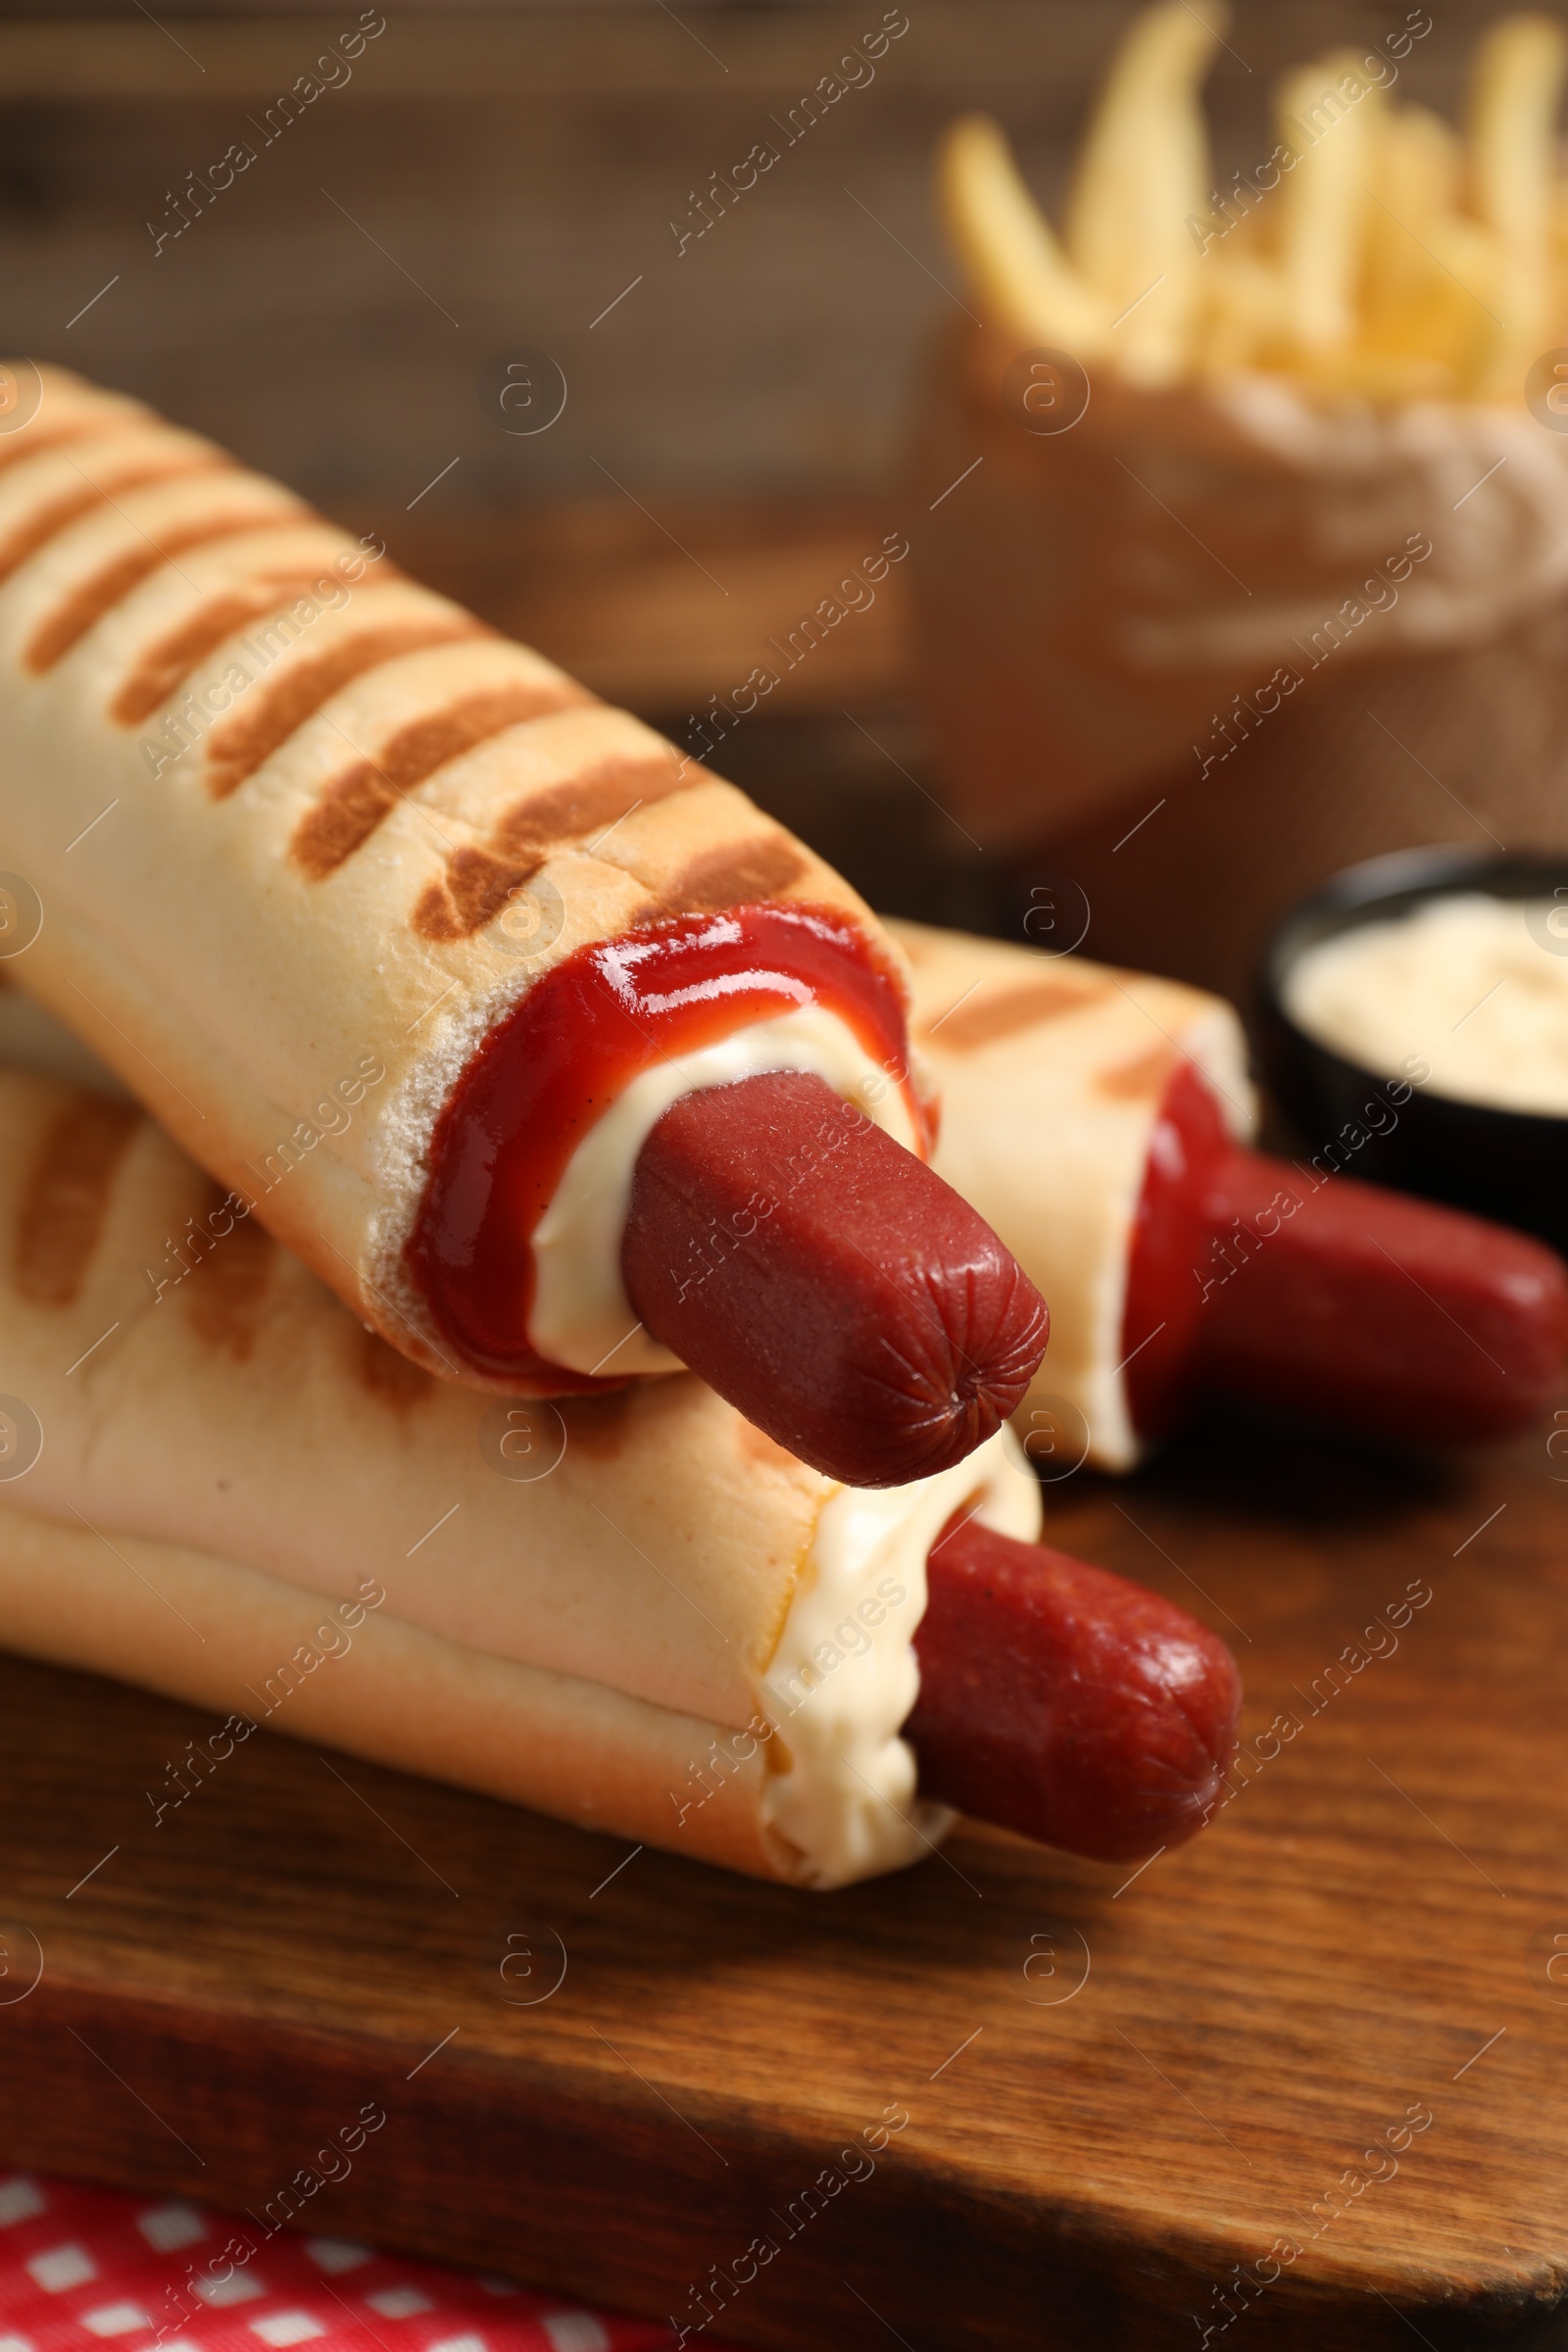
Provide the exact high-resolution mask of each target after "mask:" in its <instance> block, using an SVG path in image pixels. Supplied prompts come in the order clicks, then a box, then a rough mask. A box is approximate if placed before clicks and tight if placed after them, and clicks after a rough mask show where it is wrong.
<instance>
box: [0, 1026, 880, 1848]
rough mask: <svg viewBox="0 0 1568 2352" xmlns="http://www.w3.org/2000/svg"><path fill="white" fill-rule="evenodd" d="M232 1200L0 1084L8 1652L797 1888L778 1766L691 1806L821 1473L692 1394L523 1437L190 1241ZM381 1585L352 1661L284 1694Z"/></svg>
mask: <svg viewBox="0 0 1568 2352" xmlns="http://www.w3.org/2000/svg"><path fill="white" fill-rule="evenodd" d="M220 1198H221V1196H220V1194H219V1191H218V1188H217V1187H216V1186H215V1185H214V1183H213V1182H212V1180H211V1179H210V1178H209V1177H207V1176H206V1175H204V1174H203V1172H202V1171H201V1170H200V1169H198V1168H196V1167H194V1166H193V1165H192V1164H191V1162H190V1161H189V1160H187V1159H186V1158H185V1157H184V1156H183V1155H182V1154H181V1153H180V1152H177V1151H176V1150H175V1148H174V1147H173V1145H172V1144H171V1143H170V1141H169V1140H168V1138H167V1137H166V1136H164V1135H163V1134H162V1133H160V1131H159V1130H158V1128H157V1127H156V1126H155V1125H154V1124H153V1122H152V1121H151V1120H150V1119H149V1118H148V1117H147V1116H146V1115H145V1113H144V1112H143V1111H142V1110H141V1109H140V1108H139V1107H138V1106H136V1105H134V1104H132V1103H125V1102H112V1101H108V1100H106V1099H104V1098H102V1097H98V1096H93V1095H88V1094H84V1093H81V1092H78V1091H76V1090H74V1089H72V1088H69V1087H65V1086H61V1085H59V1084H57V1083H56V1082H54V1081H52V1080H49V1079H45V1078H39V1077H31V1076H24V1075H22V1074H20V1073H16V1072H0V1396H4V1397H7V1398H19V1399H21V1400H22V1403H23V1405H24V1407H25V1412H26V1413H29V1414H31V1415H32V1416H34V1417H35V1419H36V1422H37V1424H38V1425H39V1426H40V1427H41V1430H42V1449H41V1451H40V1452H39V1453H38V1456H37V1458H36V1460H35V1461H33V1462H32V1464H31V1466H30V1467H28V1468H26V1469H25V1474H24V1475H22V1476H16V1477H8V1478H6V1479H4V1480H0V1643H4V1644H5V1645H7V1646H10V1647H14V1648H19V1649H23V1650H25V1651H26V1652H28V1653H29V1654H30V1655H33V1656H38V1657H46V1658H50V1659H53V1660H55V1661H56V1662H58V1663H61V1664H66V1665H76V1666H84V1667H89V1668H91V1669H93V1670H94V1671H96V1672H101V1673H111V1674H115V1675H118V1676H120V1677H122V1678H123V1679H125V1680H128V1681H132V1682H137V1683H144V1684H147V1685H149V1686H150V1687H151V1688H153V1689H154V1690H158V1691H166V1692H169V1693H171V1694H172V1695H176V1696H180V1697H184V1698H189V1699H192V1700H196V1701H199V1702H201V1703H204V1704H208V1705H211V1706H213V1707H215V1708H219V1709H221V1710H227V1709H230V1708H234V1709H237V1710H239V1711H240V1712H242V1713H244V1714H246V1715H248V1716H250V1717H252V1718H255V1719H258V1720H265V1721H267V1722H269V1723H272V1722H274V1719H275V1728H277V1729H279V1730H283V1731H293V1732H296V1733H298V1734H300V1735H301V1736H303V1737H307V1738H313V1739H315V1738H323V1739H330V1740H335V1741H337V1742H339V1743H340V1744H342V1745H344V1746H346V1747H349V1748H351V1749H353V1750H355V1751H356V1752H358V1753H361V1754H365V1755H370V1756H374V1757H376V1758H378V1759H379V1760H381V1761H383V1762H387V1763H394V1764H400V1765H402V1766H404V1767H406V1768H407V1769H409V1770H414V1771H420V1772H431V1773H434V1774H435V1775H437V1777H439V1778H442V1779H447V1780H451V1781H455V1782H460V1783H463V1784H465V1785H466V1786H471V1787H476V1788H480V1789H488V1790H490V1791H491V1792H492V1793H494V1794H497V1795H502V1796H507V1797H510V1798H514V1799H516V1800H518V1801H521V1802H526V1803H529V1804H535V1805H539V1806H541V1807H543V1808H545V1809H547V1810H549V1811H551V1812H558V1813H561V1814H563V1815H564V1817H565V1818H567V1819H568V1820H581V1821H585V1822H587V1823H589V1824H591V1825H594V1826H598V1827H604V1828H613V1829H616V1830H619V1831H620V1832H622V1833H623V1834H624V1835H625V1836H627V1837H630V1838H637V1839H641V1840H648V1841H654V1842H658V1843H662V1844H672V1845H674V1846H675V1847H676V1849H677V1850H680V1851H685V1852H691V1853H695V1854H698V1855H701V1856H702V1857H704V1858H705V1859H707V1860H710V1861H721V1862H725V1863H727V1864H728V1865H730V1867H732V1868H735V1869H739V1870H746V1871H751V1872H753V1873H758V1874H760V1875H762V1876H765V1877H775V1878H781V1879H801V1878H803V1877H805V1876H806V1875H807V1873H806V1870H805V1865H804V1861H803V1857H802V1856H801V1855H800V1853H799V1852H797V1851H796V1849H795V1848H794V1847H793V1846H792V1845H791V1843H790V1841H789V1840H788V1839H787V1838H783V1837H782V1836H781V1835H780V1834H779V1833H778V1832H777V1831H775V1830H774V1829H772V1828H771V1827H770V1826H769V1825H768V1823H767V1821H766V1819H765V1818H764V1809H763V1801H762V1800H763V1793H764V1789H765V1787H766V1783H767V1779H768V1772H769V1763H768V1757H767V1752H766V1748H765V1743H760V1742H758V1741H756V1740H751V1741H746V1742H743V1743H742V1745H743V1751H744V1753H745V1755H746V1757H747V1759H748V1760H747V1761H746V1763H745V1767H744V1769H740V1768H739V1762H740V1760H739V1758H737V1759H736V1765H737V1768H736V1769H733V1770H730V1769H726V1770H725V1771H724V1772H722V1773H720V1774H719V1776H718V1778H719V1780H720V1781H721V1782H722V1785H723V1786H722V1796H721V1799H717V1798H716V1799H715V1800H714V1801H713V1802H711V1803H707V1802H705V1803H702V1804H693V1806H692V1807H691V1809H690V1813H689V1816H687V1817H683V1816H682V1815H681V1811H680V1804H681V1800H682V1799H683V1798H685V1797H689V1796H692V1795H694V1794H700V1793H701V1789H702V1787H703V1784H702V1783H701V1782H697V1781H693V1780H692V1778H691V1777H690V1776H691V1774H692V1773H693V1772H694V1771H695V1770H700V1769H701V1768H702V1766H703V1765H704V1762H705V1759H706V1758H707V1757H708V1754H709V1750H710V1747H711V1743H712V1742H713V1741H714V1740H725V1739H726V1737H727V1735H728V1734H729V1733H731V1732H734V1731H739V1730H741V1729H742V1728H743V1727H745V1726H746V1725H747V1724H748V1723H750V1722H752V1720H753V1719H754V1717H755V1716H756V1714H757V1710H758V1705H759V1699H758V1694H757V1690H756V1688H755V1684H756V1682H757V1681H758V1680H760V1675H761V1673H762V1672H763V1670H764V1669H765V1668H766V1667H767V1665H768V1663H769V1660H770V1659H771V1657H772V1654H773V1650H774V1648H775V1646H776V1644H777V1641H778V1636H779V1631H780V1628H781V1626H782V1624H783V1622H784V1619H785V1616H786V1614H787V1611H788V1609H789V1605H790V1602H791V1599H792V1598H793V1595H794V1592H795V1588H796V1583H797V1580H798V1578H799V1576H800V1573H801V1569H802V1565H803V1563H804V1561H805V1559H806V1557H807V1554H808V1552H809V1547H810V1544H811V1540H812V1536H813V1533H814V1530H815V1526H816V1520H817V1515H818V1513H819V1511H820V1509H821V1506H822V1503H823V1501H824V1500H825V1499H826V1497H827V1496H828V1495H831V1494H832V1493H833V1491H834V1490H833V1488H832V1484H831V1482H830V1481H828V1480H827V1479H824V1478H821V1477H819V1476H818V1475H817V1473H816V1472H814V1471H811V1470H808V1469H806V1468H805V1467H804V1466H803V1465H802V1464H801V1463H799V1462H797V1461H795V1460H793V1459H792V1458H791V1456H790V1455H788V1454H786V1453H784V1452H783V1451H782V1450H781V1449H780V1448H779V1447H778V1446H774V1445H772V1443H771V1442H770V1441H769V1440H768V1439H766V1438H763V1437H761V1436H760V1434H759V1433H758V1432H757V1431H756V1430H754V1429H752V1428H751V1427H750V1425H749V1424H748V1423H747V1422H745V1421H743V1420H742V1419H741V1417H740V1415H739V1414H738V1413H736V1412H734V1411H733V1410H732V1408H731V1407H730V1406H728V1405H726V1404H724V1403H722V1402H721V1401H720V1399H719V1398H718V1397H715V1396H713V1395H712V1393H711V1391H710V1390H708V1389H706V1388H704V1387H703V1385H702V1384H701V1383H700V1382H699V1381H697V1380H695V1379H693V1378H692V1377H691V1376H690V1375H689V1374H683V1375H681V1376H679V1377H677V1378H673V1379H670V1380H667V1381H660V1382H656V1383H650V1384H645V1385H642V1386H639V1387H636V1388H632V1389H628V1390H625V1391H623V1392H621V1393H619V1394H617V1395H614V1396H610V1397H593V1398H585V1399H573V1400H568V1401H567V1402H565V1403H564V1404H563V1405H562V1406H560V1407H557V1406H554V1405H548V1404H540V1405H536V1406H534V1407H533V1408H532V1419H531V1421H530V1422H518V1423H517V1424H516V1425H515V1427H513V1428H512V1430H511V1434H510V1438H509V1436H508V1427H507V1423H506V1416H507V1414H508V1412H509V1410H513V1409H515V1408H509V1407H508V1406H507V1405H505V1404H502V1403H499V1402H496V1401H492V1400H491V1399H489V1398H486V1397H482V1396H477V1395H475V1394H474V1393H473V1392H472V1391H471V1390H468V1389H466V1388H462V1387H458V1386H456V1385H454V1384H453V1383H451V1382H447V1381H442V1380H438V1379H435V1378H433V1377H432V1376H431V1375H430V1374H429V1373H427V1372H425V1371H423V1370H421V1369H420V1368H419V1367H418V1366H417V1365H415V1364H413V1363H411V1362H409V1361H408V1359H407V1358H406V1357H405V1356H403V1355H401V1354H399V1353H397V1352H396V1351H395V1350H394V1349H392V1348H388V1347H387V1346H386V1344H385V1342H384V1341H382V1340H381V1339H379V1338H378V1337H377V1336H376V1335H375V1334H374V1333H373V1332H370V1331H368V1330H366V1329H365V1328H364V1327H363V1326H362V1325H361V1324H359V1323H357V1322H356V1321H355V1319H354V1317H353V1316H352V1315H350V1314H349V1313H347V1312H346V1311H345V1310H344V1308H343V1307H342V1305H341V1304H340V1303H339V1302H338V1300H336V1299H333V1298H332V1297H331V1295H330V1294H329V1293H328V1292H327V1291H326V1290H325V1289H324V1288H323V1286H322V1285H321V1284H319V1282H317V1281H316V1279H315V1278H314V1276H312V1275H311V1274H310V1273H309V1272H308V1271H307V1269H306V1268H305V1267H304V1266H303V1265H301V1264H300V1263H299V1261H298V1260H297V1259H295V1258H293V1257H291V1256H290V1255H289V1253H288V1252H287V1251H286V1250H282V1249H280V1248H279V1247H278V1245H277V1244H276V1243H275V1242H274V1241H273V1239H272V1237H271V1236H270V1234H269V1233H268V1232H267V1230H266V1229H265V1227H263V1226H262V1225H260V1224H259V1223H258V1222H257V1220H256V1219H255V1218H251V1217H247V1218H240V1219H237V1220H233V1221H232V1223H231V1229H230V1230H229V1231H227V1232H226V1233H225V1234H224V1235H223V1236H222V1238H221V1239H220V1240H218V1241H216V1242H212V1243H210V1244H208V1245H206V1246H204V1247H203V1246H194V1245H193V1244H192V1243H191V1240H190V1235H191V1231H192V1220H195V1222H196V1224H197V1225H198V1226H199V1225H200V1224H201V1222H202V1221H203V1219H204V1218H205V1215H206V1212H207V1210H208V1209H209V1208H210V1207H211V1206H212V1204H213V1203H214V1202H216V1201H218V1200H219V1199H220ZM171 1238H173V1239H174V1240H175V1241H176V1242H181V1243H182V1249H183V1254H184V1255H185V1257H186V1259H187V1260H188V1263H189V1269H190V1270H189V1271H188V1272H187V1273H186V1274H184V1275H183V1276H180V1277H178V1278H176V1279H174V1280H172V1281H169V1280H167V1278H162V1277H161V1279H163V1280H164V1287H163V1288H162V1289H158V1288H155V1285H154V1282H153V1281H152V1280H150V1279H149V1276H148V1273H147V1269H148V1267H150V1266H168V1265H170V1264H171V1263H172V1260H171V1259H170V1256H169V1253H168V1249H167V1244H168V1242H169V1241H170V1239H171ZM497 1416H500V1421H499V1422H498V1421H497ZM29 1426H30V1425H29ZM504 1439H507V1440H508V1444H509V1451H508V1453H506V1454H504V1453H503V1452H502V1451H501V1445H502V1441H503V1440H504ZM13 1458H15V1457H14V1456H13ZM535 1462H537V1463H538V1464H539V1465H540V1466H541V1467H542V1468H543V1472H544V1474H543V1475H541V1476H539V1477H537V1478H534V1479H531V1480H519V1479H516V1478H514V1477H512V1476H510V1475H506V1474H504V1473H505V1470H506V1468H507V1467H508V1465H509V1464H510V1466H511V1467H512V1468H524V1469H525V1468H530V1467H533V1466H534V1464H535ZM552 1463H554V1467H551V1466H550V1465H551V1464H552ZM92 1531H98V1533H96V1534H95V1533H93V1532H92ZM100 1537H102V1538H104V1539H107V1541H100ZM127 1563H129V1566H128V1567H127ZM132 1571H134V1573H132ZM138 1578H140V1579H144V1580H145V1582H138ZM367 1590H369V1591H371V1592H379V1593H381V1594H382V1598H381V1600H380V1601H379V1602H376V1603H374V1604H372V1608H371V1612H370V1615H369V1617H368V1620H366V1622H365V1623H364V1624H363V1625H362V1626H360V1628H359V1630H358V1631H357V1632H356V1634H355V1647H354V1654H353V1655H351V1656H348V1657H346V1658H343V1659H338V1658H335V1657H334V1658H332V1659H330V1661H329V1662H328V1663H326V1664H324V1665H322V1666H320V1667H319V1669H318V1668H316V1667H313V1666H310V1665H307V1666H306V1668H305V1670H304V1676H303V1680H304V1682H305V1683H306V1684H308V1690H307V1689H302V1688H300V1687H299V1686H300V1684H301V1680H302V1678H301V1675H300V1673H299V1672H297V1671H296V1672H294V1673H292V1674H289V1673H281V1674H278V1675H274V1669H278V1670H280V1669H282V1668H283V1667H284V1666H285V1665H286V1664H287V1662H288V1661H289V1660H290V1659H292V1658H294V1657H295V1653H296V1648H297V1645H298V1644H300V1643H310V1642H312V1640H313V1635H314V1630H315V1629H316V1628H317V1627H319V1626H320V1625H322V1624H323V1623H325V1624H327V1625H328V1626H330V1624H331V1623H332V1622H334V1621H335V1619H336V1613H337V1612H338V1611H339V1610H340V1608H343V1607H347V1608H350V1609H352V1608H353V1606H354V1604H355V1602H356V1601H357V1600H358V1601H361V1602H363V1600H364V1595H365V1593H366V1591H367ZM316 1646H317V1647H318V1649H319V1648H321V1647H322V1646H323V1644H321V1643H318V1644H317V1645H316ZM247 1685H250V1686H251V1688H250V1690H249V1691H247V1689H246V1686H247ZM672 1789H673V1790H674V1791H675V1794H674V1796H673V1797H672V1796H671V1794H670V1791H671V1790H672Z"/></svg>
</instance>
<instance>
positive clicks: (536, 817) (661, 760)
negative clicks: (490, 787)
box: [493, 751, 706, 861]
mask: <svg viewBox="0 0 1568 2352" xmlns="http://www.w3.org/2000/svg"><path fill="white" fill-rule="evenodd" d="M704 781H706V777H703V776H698V775H694V776H692V777H691V778H689V779H685V778H683V777H682V775H681V772H680V767H679V765H678V763H677V761H676V759H675V755H674V753H673V751H664V752H659V753H655V754H654V755H652V756H649V755H648V754H646V753H644V754H640V755H637V756H635V757H628V756H627V755H625V754H612V755H611V757H610V758H609V759H607V760H595V761H594V763H593V765H592V766H591V767H585V768H583V769H582V770H581V771H580V773H578V774H577V775H575V776H567V777H566V778H565V780H564V782H563V783H560V784H547V785H546V786H545V788H544V790H543V791H542V792H534V793H530V794H529V795H528V797H527V799H526V800H521V801H515V802H514V803H513V805H512V807H511V808H510V809H503V810H502V812H501V814H500V816H498V817H497V819H496V825H495V832H494V835H493V839H494V842H495V846H496V848H497V850H499V851H500V853H501V855H502V856H503V857H510V858H534V859H535V860H536V861H537V860H538V859H539V858H542V857H543V855H544V853H545V851H546V850H548V849H550V848H551V847H553V846H554V844H555V843H557V842H561V841H574V840H576V839H577V838H578V836H579V835H581V834H583V833H591V832H594V831H596V830H597V829H598V828H600V827H601V826H604V825H612V824H616V823H618V822H619V820H620V819H621V818H622V817H623V816H630V814H631V812H632V810H633V809H646V808H647V807H648V805H649V804H650V802H653V801H667V800H668V799H669V797H670V795H671V794H672V793H677V792H690V791H691V790H692V789H693V787H694V786H695V785H696V784H698V783H701V782H704Z"/></svg>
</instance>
